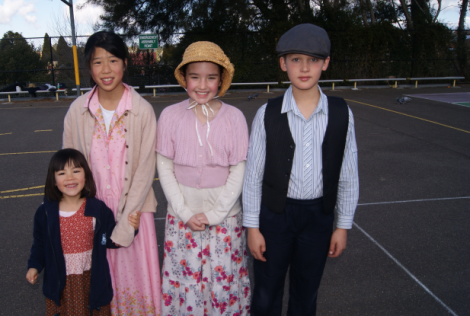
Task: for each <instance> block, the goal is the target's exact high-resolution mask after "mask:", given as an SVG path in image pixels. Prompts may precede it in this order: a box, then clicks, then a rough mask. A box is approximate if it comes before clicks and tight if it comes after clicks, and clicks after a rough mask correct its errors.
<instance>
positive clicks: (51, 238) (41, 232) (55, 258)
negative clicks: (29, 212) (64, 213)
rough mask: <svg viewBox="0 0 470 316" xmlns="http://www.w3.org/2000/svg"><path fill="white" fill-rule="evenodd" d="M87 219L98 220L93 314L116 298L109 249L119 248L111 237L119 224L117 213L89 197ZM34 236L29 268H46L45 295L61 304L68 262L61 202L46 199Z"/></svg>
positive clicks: (92, 295)
mask: <svg viewBox="0 0 470 316" xmlns="http://www.w3.org/2000/svg"><path fill="white" fill-rule="evenodd" d="M85 216H92V217H94V218H96V223H95V234H94V238H93V252H92V257H91V258H92V259H91V260H92V261H91V286H90V298H89V306H88V308H89V309H90V311H92V310H94V309H97V308H98V309H99V308H100V307H101V306H104V305H107V304H109V303H110V302H111V300H112V298H113V288H112V284H111V275H110V273H109V266H108V260H107V259H106V248H118V247H117V246H116V244H114V243H113V242H112V241H111V239H110V238H109V237H110V236H111V233H112V232H113V229H114V226H115V225H116V222H115V220H114V214H113V213H112V211H111V210H110V209H109V208H108V207H107V206H106V204H105V203H104V202H102V201H100V200H98V199H96V198H87V200H86V205H85ZM136 233H137V231H136ZM33 236H34V242H33V246H32V247H31V255H30V257H29V260H28V269H30V268H35V269H37V270H38V272H41V271H42V269H44V282H43V287H42V291H43V294H44V296H46V297H47V298H49V299H51V300H53V301H54V302H55V303H56V304H57V305H60V297H61V295H62V291H63V290H64V287H65V259H64V254H63V251H62V244H61V241H60V224H59V202H56V201H52V202H51V201H48V200H47V198H44V203H43V204H41V206H39V208H38V209H37V211H36V214H35V215H34V231H33Z"/></svg>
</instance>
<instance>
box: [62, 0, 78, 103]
mask: <svg viewBox="0 0 470 316" xmlns="http://www.w3.org/2000/svg"><path fill="white" fill-rule="evenodd" d="M60 1H62V2H63V3H65V4H66V5H68V6H69V8H70V25H71V27H72V45H73V46H72V48H73V66H74V69H75V83H76V84H77V96H80V76H79V73H78V57H77V44H76V41H75V21H74V19H73V0H68V1H67V0H60Z"/></svg>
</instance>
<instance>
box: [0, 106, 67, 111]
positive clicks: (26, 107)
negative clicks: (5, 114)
mask: <svg viewBox="0 0 470 316" xmlns="http://www.w3.org/2000/svg"><path fill="white" fill-rule="evenodd" d="M69 107H70V105H51V106H18V107H16V108H1V107H0V110H19V109H52V108H69Z"/></svg>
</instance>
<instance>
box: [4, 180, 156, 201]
mask: <svg viewBox="0 0 470 316" xmlns="http://www.w3.org/2000/svg"><path fill="white" fill-rule="evenodd" d="M153 181H159V179H158V178H155V179H153ZM41 188H44V186H43V185H38V186H35V187H29V188H21V189H14V190H6V191H0V194H4V193H10V192H18V191H27V190H34V189H41ZM43 194H44V193H37V194H26V195H11V196H0V199H9V198H18V197H26V196H36V195H43Z"/></svg>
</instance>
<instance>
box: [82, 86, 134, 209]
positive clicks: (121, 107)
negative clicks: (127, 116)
mask: <svg viewBox="0 0 470 316" xmlns="http://www.w3.org/2000/svg"><path fill="white" fill-rule="evenodd" d="M125 87H126V89H125V90H124V94H123V96H122V98H121V101H119V104H118V107H117V108H116V111H115V112H114V115H113V118H112V120H111V124H110V128H109V134H106V126H105V123H104V119H103V114H102V113H101V108H100V102H99V100H98V92H96V91H95V93H93V91H92V93H90V95H91V96H92V97H91V100H90V102H85V104H89V109H90V111H91V113H93V115H94V116H95V130H94V132H93V140H92V142H91V150H90V164H91V166H90V167H91V170H92V172H93V178H94V180H95V184H96V189H97V190H96V194H97V198H99V199H101V200H103V199H104V198H105V196H107V197H113V198H116V199H118V200H119V198H120V196H121V193H122V188H123V184H124V175H125V170H126V163H127V162H126V157H127V147H126V138H125V126H124V120H123V115H124V113H125V112H126V111H128V110H130V109H132V102H131V93H130V91H129V89H128V87H127V86H126V85H125Z"/></svg>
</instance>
